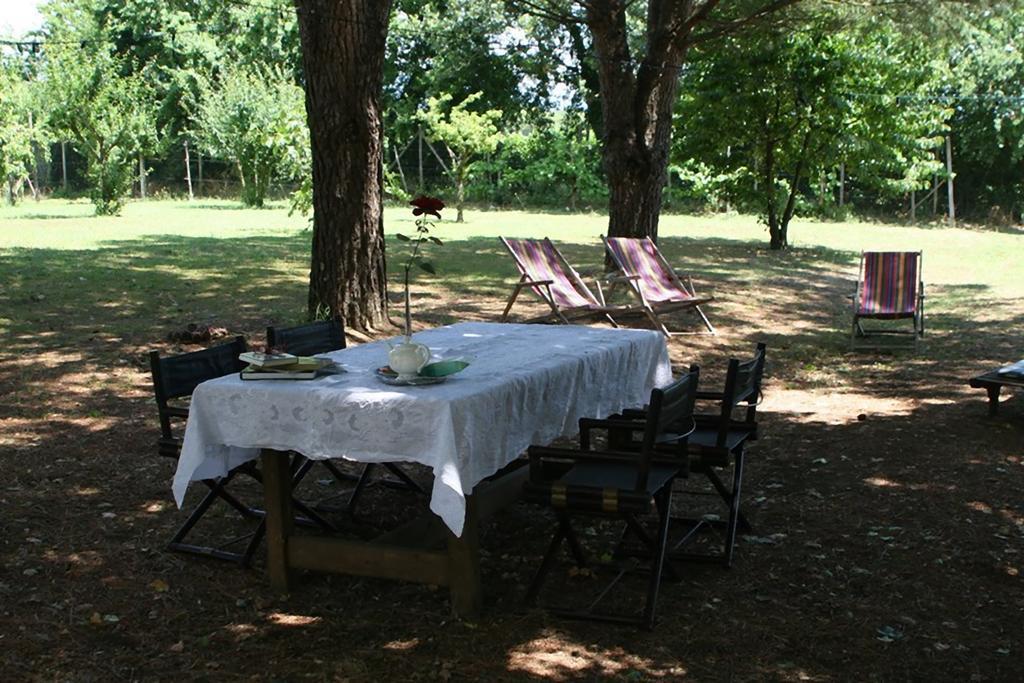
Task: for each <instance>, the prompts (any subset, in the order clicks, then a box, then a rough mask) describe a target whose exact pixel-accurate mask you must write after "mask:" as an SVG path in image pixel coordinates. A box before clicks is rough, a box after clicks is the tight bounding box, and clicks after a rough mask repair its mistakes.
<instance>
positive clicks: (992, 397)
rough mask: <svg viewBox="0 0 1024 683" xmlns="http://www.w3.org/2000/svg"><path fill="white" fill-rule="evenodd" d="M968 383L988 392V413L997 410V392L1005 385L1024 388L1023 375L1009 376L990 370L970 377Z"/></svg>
mask: <svg viewBox="0 0 1024 683" xmlns="http://www.w3.org/2000/svg"><path fill="white" fill-rule="evenodd" d="M970 385H971V386H972V387H974V388H975V389H984V390H985V391H987V392H988V414H989V415H995V414H997V413H998V412H999V392H1000V391H1001V390H1002V388H1003V387H1004V386H1005V387H1019V388H1024V377H1011V376H1010V375H1007V374H1002V375H1000V374H999V373H998V371H996V370H992V371H991V372H986V373H984V374H981V375H978V376H977V377H972V378H971V381H970Z"/></svg>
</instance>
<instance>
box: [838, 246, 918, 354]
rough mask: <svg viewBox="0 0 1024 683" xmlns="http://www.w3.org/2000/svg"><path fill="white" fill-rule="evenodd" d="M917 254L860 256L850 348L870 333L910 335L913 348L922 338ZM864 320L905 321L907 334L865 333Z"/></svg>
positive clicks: (886, 330)
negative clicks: (907, 329) (907, 328)
mask: <svg viewBox="0 0 1024 683" xmlns="http://www.w3.org/2000/svg"><path fill="white" fill-rule="evenodd" d="M921 261H922V259H921V252H919V251H865V252H862V253H861V256H860V273H859V275H858V279H857V292H856V294H855V295H854V297H853V332H852V334H851V336H850V348H851V349H853V348H856V346H857V340H858V338H860V339H863V338H864V337H868V336H870V335H872V334H910V335H913V337H914V349H915V350H916V349H917V343H918V340H919V339H920V338H921V336H922V335H924V281H923V280H922V279H921ZM864 318H872V319H875V320H903V319H909V320H910V321H911V323H912V325H913V329H912V330H910V331H904V330H894V329H872V330H867V329H865V328H864V327H863V326H862V325H861V320H862V319H864Z"/></svg>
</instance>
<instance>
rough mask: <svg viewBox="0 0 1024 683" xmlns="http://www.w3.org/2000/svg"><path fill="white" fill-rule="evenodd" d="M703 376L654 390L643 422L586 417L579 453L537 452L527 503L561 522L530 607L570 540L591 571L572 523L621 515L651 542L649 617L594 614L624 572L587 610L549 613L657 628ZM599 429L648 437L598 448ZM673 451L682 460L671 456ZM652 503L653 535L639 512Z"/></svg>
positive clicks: (694, 371) (533, 450)
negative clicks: (678, 484)
mask: <svg viewBox="0 0 1024 683" xmlns="http://www.w3.org/2000/svg"><path fill="white" fill-rule="evenodd" d="M699 377H700V370H699V369H698V368H697V367H696V366H693V367H691V368H690V372H688V373H687V374H685V375H683V376H682V377H680V378H679V379H678V380H676V381H675V382H673V383H672V384H671V385H669V386H668V387H664V388H661V389H654V390H652V391H651V398H650V402H649V403H648V408H647V411H646V414H645V415H644V417H643V418H641V419H636V420H626V419H621V418H620V419H608V420H600V419H590V418H584V419H582V420H580V448H579V449H565V448H551V447H540V446H531V447H530V450H529V455H530V479H529V481H528V482H527V484H526V487H525V489H524V492H525V494H526V499H527V500H529V501H531V502H535V503H540V504H542V505H547V506H550V507H552V508H553V509H554V510H555V512H556V514H557V516H558V520H559V522H558V528H557V529H556V530H555V534H554V537H553V538H552V540H551V543H550V545H549V546H548V551H547V553H546V554H545V556H544V560H543V561H542V563H541V567H540V569H539V570H538V572H537V575H536V576H535V577H534V579H533V581H532V582H531V584H530V588H529V590H528V591H527V595H526V601H527V602H528V603H531V602H533V601H534V600H535V599H536V597H537V595H538V593H539V592H540V589H541V587H542V584H543V583H544V580H545V578H546V577H547V575H548V574H549V573H550V571H551V569H552V567H553V566H554V561H555V556H556V554H557V553H558V551H559V549H560V548H561V545H562V542H563V541H567V542H568V544H569V549H570V551H571V552H572V555H573V557H574V559H575V561H576V563H577V565H578V566H580V567H581V568H582V567H584V566H585V564H586V560H585V558H584V555H583V550H582V546H581V545H580V544H579V541H578V540H577V538H576V535H575V532H574V531H573V528H572V525H571V521H570V519H571V517H572V516H576V515H600V516H612V517H618V518H620V519H621V520H622V521H623V522H625V528H624V534H629V533H631V534H633V535H635V536H636V537H637V539H638V540H639V541H640V542H641V543H642V544H644V546H645V549H644V555H643V556H644V557H646V558H647V559H648V560H649V561H650V565H649V571H650V576H649V581H648V587H647V599H646V602H645V604H644V608H643V611H642V613H641V614H639V615H626V614H621V613H612V612H601V611H597V610H596V609H595V607H596V605H597V603H598V602H600V601H601V599H602V598H603V597H604V596H605V594H607V593H608V591H609V590H610V589H611V588H612V587H613V586H615V585H616V584H617V583H618V582H619V580H620V579H621V578H622V575H623V574H624V573H625V572H626V571H627V570H626V569H621V570H620V571H619V574H618V576H617V577H615V579H613V581H612V582H611V585H609V586H608V587H607V588H606V589H605V590H604V591H602V592H601V594H600V595H599V596H598V598H597V600H594V601H593V602H592V603H591V604H590V606H589V607H587V608H585V609H582V610H581V609H566V608H561V607H550V606H549V609H550V610H551V611H552V612H554V613H556V614H560V615H562V616H566V617H570V618H582V619H594V620H598V621H609V622H615V623H634V624H640V625H642V626H644V627H646V628H651V627H653V625H654V615H655V606H656V603H657V597H658V588H659V586H660V583H661V574H662V570H663V568H664V563H665V556H666V552H667V541H668V527H669V521H670V514H671V506H672V484H673V482H674V481H675V479H676V477H677V476H681V475H682V476H685V474H686V467H687V458H686V441H687V437H688V436H689V432H690V431H692V429H693V423H692V419H691V418H692V415H693V407H694V402H695V400H696V397H697V383H698V380H699ZM686 423H689V424H690V426H689V428H688V429H687V430H686V431H683V432H680V431H679V430H678V429H675V428H674V426H675V425H679V424H686ZM597 429H600V430H608V431H611V430H616V429H626V430H631V431H634V432H637V433H639V434H642V436H641V438H640V441H639V444H640V447H639V451H638V452H623V451H614V450H608V451H601V450H592V449H591V447H590V446H591V438H590V433H591V432H592V431H593V430H597ZM666 454H672V455H674V456H675V457H672V458H667V457H665V455H666ZM656 455H657V456H658V457H657V458H655V456H656ZM652 500H653V502H654V509H655V511H656V513H657V518H658V526H657V531H656V532H655V533H651V532H649V531H648V530H647V529H646V528H645V527H644V525H643V524H642V523H641V521H640V515H643V514H646V513H648V512H650V510H651V507H652V505H651V503H652Z"/></svg>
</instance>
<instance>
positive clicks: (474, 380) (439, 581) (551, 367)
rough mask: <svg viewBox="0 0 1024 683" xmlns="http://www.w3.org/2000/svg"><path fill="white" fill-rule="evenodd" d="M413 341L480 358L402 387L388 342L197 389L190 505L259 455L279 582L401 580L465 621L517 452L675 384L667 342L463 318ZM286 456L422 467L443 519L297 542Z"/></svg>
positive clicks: (185, 475)
mask: <svg viewBox="0 0 1024 683" xmlns="http://www.w3.org/2000/svg"><path fill="white" fill-rule="evenodd" d="M416 338H417V341H420V342H421V343H423V344H426V345H428V346H430V348H431V350H432V352H435V353H437V354H438V355H440V356H442V357H449V356H455V355H463V356H465V355H469V356H472V357H473V358H474V360H473V361H472V362H471V363H470V366H469V367H468V368H466V369H465V370H463V371H462V372H461V373H459V374H458V375H456V376H455V377H453V378H451V379H450V380H448V381H446V382H444V383H442V384H438V385H434V386H423V387H393V386H388V385H385V384H383V383H381V382H380V381H379V380H378V379H377V378H376V377H375V376H374V374H373V369H374V368H376V367H379V366H380V365H383V364H385V363H386V362H387V346H386V345H384V344H383V343H380V342H378V343H372V344H363V345H360V346H357V347H352V348H349V349H344V350H339V351H336V352H332V353H331V354H330V356H331V357H332V358H334V359H335V360H336V361H337V362H339V363H342V364H344V365H345V366H346V367H347V368H348V370H349V371H348V372H346V373H343V374H341V375H335V376H331V377H325V378H322V379H318V380H313V381H309V382H301V381H296V382H286V381H276V382H266V381H264V382H260V381H241V380H240V379H239V378H238V377H224V378H219V379H216V380H211V381H210V382H204V383H203V384H201V385H199V386H198V387H197V388H196V390H195V392H194V393H193V395H192V403H191V407H190V410H189V422H188V425H187V427H186V431H185V439H184V442H183V444H182V455H181V457H180V458H179V461H178V471H177V472H176V473H175V481H174V492H175V496H176V498H177V500H178V501H179V505H180V503H181V498H182V497H183V496H184V492H185V488H186V487H187V486H188V483H189V482H190V481H197V480H200V479H204V478H211V477H217V476H224V474H226V473H227V472H228V471H230V469H231V468H232V467H235V466H237V465H238V464H240V463H241V462H245V461H246V460H248V459H252V458H255V457H260V458H261V466H262V470H263V486H264V496H265V499H266V501H265V502H266V511H267V517H266V521H267V547H268V554H267V557H268V562H267V566H268V572H269V576H270V580H271V582H272V584H273V585H274V587H275V588H278V589H281V590H287V589H288V587H289V585H290V581H289V578H290V573H291V571H292V570H293V569H300V568H301V569H312V570H317V571H328V572H339V573H345V574H355V575H360V576H377V577H383V578H391V579H400V580H407V581H415V582H421V583H427V584H434V585H439V586H447V587H448V588H449V589H450V591H451V596H452V606H453V608H454V610H455V611H456V613H458V614H461V615H469V614H473V613H475V612H476V611H477V610H478V609H479V607H480V603H481V587H480V559H479V552H478V548H479V529H480V526H481V525H482V524H483V523H485V522H486V520H487V519H488V518H490V517H491V516H492V515H493V514H494V513H495V512H496V511H498V510H500V509H501V508H502V507H504V506H505V505H506V504H508V503H509V502H510V501H512V500H514V499H515V498H516V497H517V496H518V494H519V492H520V490H521V489H522V484H523V482H524V481H525V479H526V476H527V472H526V468H520V467H518V466H517V465H518V460H517V459H518V457H519V455H520V454H521V453H522V452H523V451H525V450H526V448H527V447H528V446H529V445H530V444H531V443H548V442H550V441H551V440H553V439H555V438H557V437H560V436H561V437H568V436H571V435H573V434H574V433H575V432H576V429H577V424H578V420H579V419H580V418H581V417H592V416H594V415H607V414H610V413H613V412H617V411H619V410H622V409H623V408H627V407H631V406H636V405H641V404H642V403H643V402H644V401H645V400H646V399H647V397H648V396H649V395H650V390H651V388H652V387H653V386H661V385H663V384H667V383H668V382H670V381H671V379H672V374H671V367H670V365H669V359H668V350H667V348H666V346H665V341H664V337H662V335H661V334H659V333H657V332H654V331H649V330H612V329H601V328H589V327H583V326H570V325H557V326H549V325H504V324H496V323H460V324H456V325H452V326H449V327H445V328H439V329H436V330H429V331H426V332H421V333H418V334H417V335H416ZM287 451H296V452H299V453H302V454H303V455H304V456H306V457H307V458H310V459H314V460H316V459H327V458H337V457H345V458H348V459H351V460H355V461H359V462H416V463H420V464H422V465H425V466H427V467H429V468H430V469H431V470H432V471H433V473H434V485H433V489H432V494H431V503H430V506H431V512H429V513H427V514H424V515H423V516H422V517H420V518H417V519H414V520H412V521H410V522H408V523H407V524H405V525H403V526H401V527H399V528H398V529H395V530H393V531H390V532H388V533H385V534H384V535H382V536H380V537H378V538H376V539H374V540H373V541H370V542H364V541H354V540H347V539H339V538H328V537H317V536H306V535H301V534H298V533H295V531H296V530H295V529H293V525H292V519H293V513H292V509H291V506H292V500H291V496H290V495H289V493H290V491H289V488H290V486H291V477H290V475H289V471H290V470H289V464H288V463H289V459H288V457H287V455H288V454H287Z"/></svg>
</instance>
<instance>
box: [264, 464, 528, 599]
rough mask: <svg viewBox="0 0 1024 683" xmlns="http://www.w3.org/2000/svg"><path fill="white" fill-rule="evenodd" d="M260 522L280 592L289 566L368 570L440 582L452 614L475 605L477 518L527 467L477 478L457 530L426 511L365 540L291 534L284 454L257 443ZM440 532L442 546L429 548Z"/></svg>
mask: <svg viewBox="0 0 1024 683" xmlns="http://www.w3.org/2000/svg"><path fill="white" fill-rule="evenodd" d="M260 466H261V468H262V470H263V495H264V499H265V505H266V523H267V575H268V576H269V578H270V583H271V585H272V586H273V587H274V588H275V589H277V590H280V591H284V592H287V591H288V589H289V586H290V574H291V570H292V569H311V570H314V571H322V572H336V573H341V574H354V575H357V576H373V577H377V578H386V579H399V580H402V581H414V582H419V583H426V584H433V585H437V586H447V587H448V588H449V591H450V593H451V600H452V609H453V611H454V612H455V613H456V614H458V615H460V616H472V615H474V614H476V613H478V612H479V610H480V607H481V605H482V596H483V591H482V588H481V583H480V553H479V538H480V536H479V532H480V525H481V524H483V523H485V522H486V521H487V519H489V518H490V517H491V516H492V515H493V514H494V513H495V512H497V511H498V510H500V509H501V508H503V507H505V506H506V505H508V504H509V503H511V502H512V501H513V500H515V499H516V498H517V497H518V495H519V492H520V490H521V489H522V486H523V482H524V481H525V480H526V475H527V468H526V467H519V468H517V469H515V470H513V471H512V472H510V473H508V474H505V475H504V476H501V477H500V478H497V479H495V480H493V481H487V482H481V483H480V484H478V485H477V487H476V488H475V489H474V492H473V494H471V495H469V496H467V497H466V518H465V522H464V524H463V527H462V536H456V535H455V534H454V533H452V531H451V529H449V528H448V527H447V526H446V525H444V524H443V523H442V522H441V521H440V519H439V518H438V517H437V516H436V515H434V514H433V513H431V512H428V513H427V514H425V515H423V516H421V517H417V518H416V519H414V520H412V521H411V522H408V523H406V524H405V525H403V526H400V527H399V528H397V529H395V530H393V531H390V532H388V533H386V534H384V535H382V536H380V537H378V538H376V539H374V540H373V541H369V542H367V541H353V540H348V539H339V538H328V537H317V536H301V535H296V534H294V523H293V519H294V515H293V512H292V497H291V482H292V478H291V470H290V468H289V454H288V453H287V452H284V451H275V450H273V449H269V448H265V449H263V450H262V451H261V454H260ZM439 537H440V538H443V540H444V546H445V549H444V550H436V549H430V548H429V547H427V546H429V545H431V541H433V540H436V539H437V538H439Z"/></svg>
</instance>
